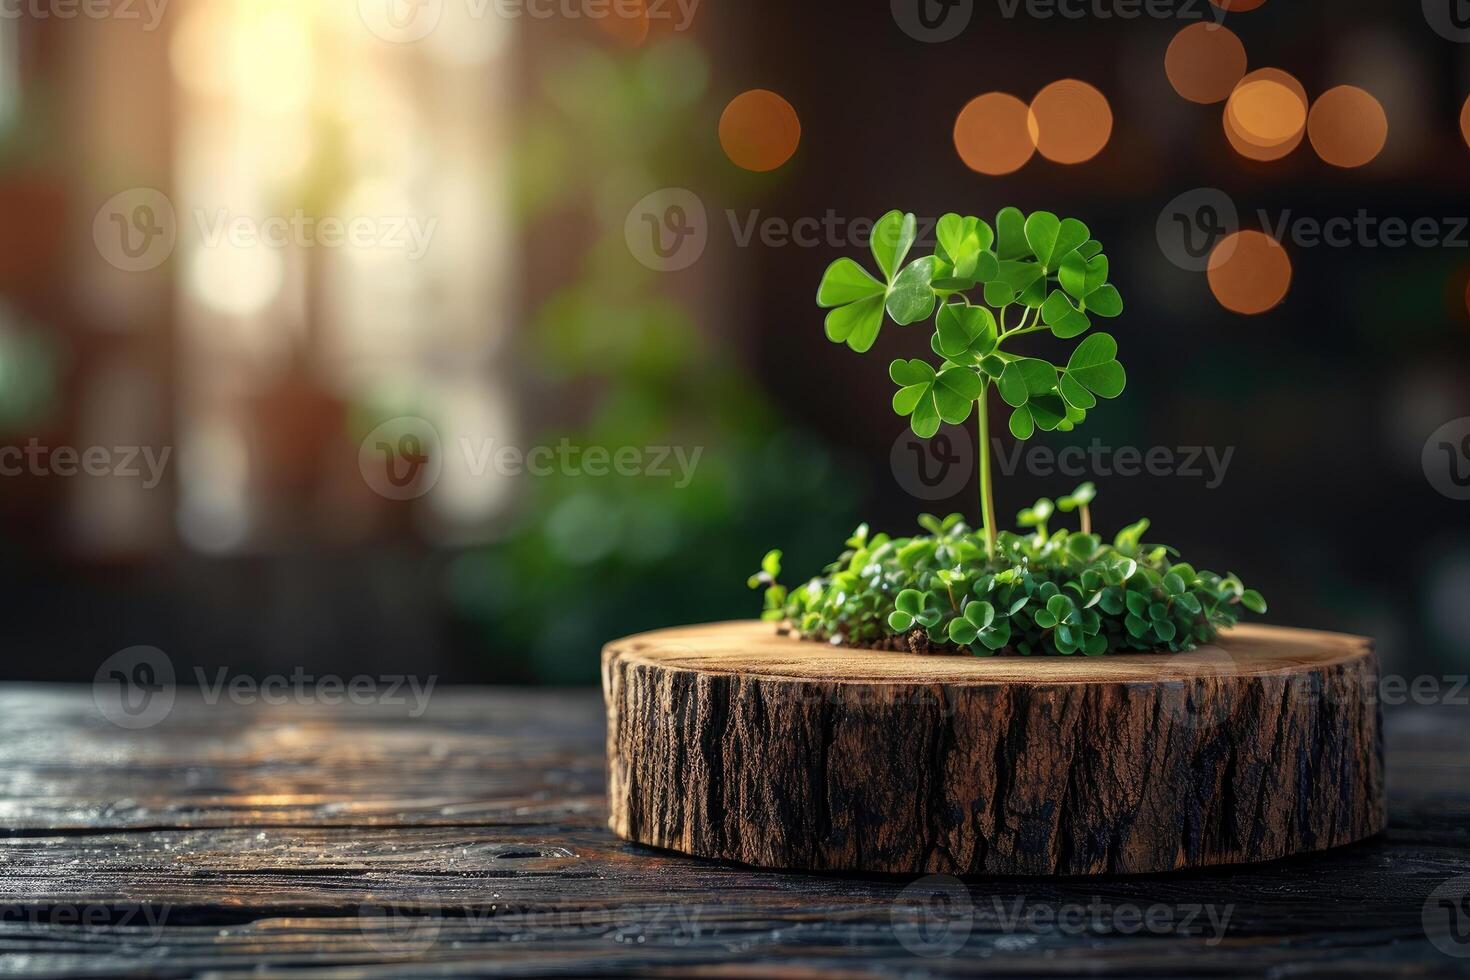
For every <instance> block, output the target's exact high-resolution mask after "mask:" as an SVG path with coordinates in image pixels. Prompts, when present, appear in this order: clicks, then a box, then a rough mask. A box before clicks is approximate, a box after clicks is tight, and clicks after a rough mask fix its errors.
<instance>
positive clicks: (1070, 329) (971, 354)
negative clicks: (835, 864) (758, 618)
mask: <svg viewBox="0 0 1470 980" xmlns="http://www.w3.org/2000/svg"><path fill="white" fill-rule="evenodd" d="M917 227H918V222H917V220H916V219H915V218H914V216H913V215H912V214H901V213H900V212H898V211H893V212H890V213H889V214H886V215H884V216H883V218H882V219H880V220H879V221H878V223H877V224H876V225H875V226H874V229H873V237H872V243H871V245H872V252H873V258H874V260H875V261H876V262H877V265H878V271H879V273H880V274H881V278H880V277H879V276H877V275H873V274H872V273H870V272H868V271H867V270H865V269H864V268H863V267H862V266H861V265H859V264H858V263H857V262H855V261H853V260H852V259H848V258H842V259H838V260H837V261H836V262H833V263H832V264H831V266H829V267H828V269H827V272H826V274H825V275H824V276H823V277H822V283H821V286H820V287H819V288H818V290H817V304H818V305H819V306H821V307H822V308H824V309H826V310H827V311H828V312H827V320H826V330H827V337H828V338H829V339H831V340H832V341H834V342H836V343H843V344H846V345H847V346H849V347H851V348H852V349H853V350H855V351H857V352H858V353H863V352H866V351H868V350H870V349H872V347H873V344H874V343H875V342H876V341H877V339H878V334H879V333H880V332H881V330H882V328H883V324H884V322H885V321H886V320H890V319H891V320H893V322H894V323H897V324H899V325H900V326H903V325H908V324H914V323H919V322H921V321H924V322H927V321H930V320H931V319H932V321H933V332H932V334H931V336H930V338H929V347H930V350H931V351H932V352H933V355H934V358H935V359H937V361H936V360H935V359H931V358H928V357H914V358H900V359H898V360H895V361H893V362H892V363H891V364H890V365H889V367H888V373H889V376H890V377H891V378H892V379H893V382H894V384H896V385H897V386H898V389H897V391H896V392H894V395H893V410H894V411H895V412H897V413H898V414H899V415H901V416H904V417H906V418H908V420H909V425H910V427H911V428H912V429H913V431H914V433H915V434H917V435H918V436H920V437H922V438H925V439H927V438H929V437H931V436H933V435H934V434H935V433H936V432H938V431H939V427H940V425H941V424H942V423H946V422H948V423H951V424H954V425H959V424H962V423H964V422H967V421H968V420H969V418H970V416H971V415H972V414H974V415H975V416H976V417H977V424H978V428H979V437H980V443H979V445H980V498H981V499H980V524H981V529H980V530H979V531H978V532H977V531H974V530H972V529H971V528H970V527H968V526H967V525H966V524H965V523H964V519H963V518H962V517H961V516H960V515H959V514H953V515H951V516H949V517H948V518H946V519H944V520H940V519H939V518H936V517H933V516H931V515H928V514H925V515H923V516H921V517H920V518H919V524H920V526H921V527H922V528H923V530H924V531H925V532H927V533H925V534H921V535H916V536H914V537H909V538H890V537H889V536H888V535H886V534H876V535H875V534H871V533H870V531H869V529H868V527H867V525H863V526H861V527H859V528H858V529H857V531H856V532H854V534H853V536H852V537H851V538H849V539H848V541H847V550H846V551H844V552H843V553H842V555H841V556H840V557H839V558H838V560H837V561H836V562H834V563H832V564H831V565H829V566H827V568H826V570H825V572H824V573H823V574H821V575H819V576H817V577H816V578H813V579H812V580H811V581H809V582H807V583H806V585H804V586H801V587H799V588H796V589H793V590H791V591H789V592H788V591H787V590H786V589H785V588H784V587H783V586H782V585H781V584H780V583H779V582H778V578H779V576H780V571H781V565H780V559H781V553H780V552H778V551H773V552H771V553H770V554H768V555H767V556H766V559H765V561H764V562H763V564H762V568H761V571H760V572H758V573H757V574H755V575H754V576H752V577H751V579H750V585H751V587H752V588H763V589H764V590H765V613H764V617H765V618H766V619H768V620H773V621H777V622H781V623H785V624H787V628H789V629H792V630H795V631H796V632H798V633H799V634H800V635H802V636H803V637H806V638H808V639H821V640H829V641H831V642H834V643H845V644H851V645H858V646H869V647H879V648H887V649H895V650H909V651H914V652H955V653H958V652H964V651H969V652H971V653H973V654H976V655H988V654H992V653H1001V652H1005V653H1019V654H1063V655H1068V654H1084V655H1087V656H1099V655H1101V654H1105V653H1110V652H1119V651H1152V650H1185V649H1190V648H1192V647H1194V646H1196V645H1197V644H1199V643H1203V642H1207V641H1209V640H1211V639H1213V638H1214V637H1215V635H1216V633H1217V632H1218V630H1219V629H1221V628H1222V627H1225V626H1230V625H1232V624H1234V623H1235V622H1236V621H1237V620H1238V619H1239V618H1240V616H1241V614H1242V611H1247V610H1248V611H1251V612H1257V613H1260V612H1265V610H1266V603H1265V600H1264V599H1263V598H1262V597H1261V595H1260V594H1259V593H1258V592H1255V591H1254V590H1251V589H1247V588H1245V586H1244V585H1242V584H1241V581H1240V579H1238V578H1237V577H1236V576H1234V575H1218V574H1216V573H1214V572H1209V571H1202V570H1196V569H1195V567H1194V566H1193V565H1190V564H1189V563H1187V562H1184V561H1180V560H1178V558H1179V553H1178V552H1177V551H1175V550H1174V549H1173V548H1170V547H1168V546H1167V545H1162V544H1147V543H1145V542H1144V540H1143V535H1144V534H1145V533H1146V532H1147V531H1148V527H1149V522H1148V521H1147V520H1141V521H1137V522H1135V523H1133V524H1130V525H1128V526H1127V527H1125V528H1123V530H1121V531H1119V532H1118V533H1117V535H1115V536H1114V538H1113V540H1112V543H1107V542H1106V541H1104V539H1103V538H1102V537H1101V536H1099V535H1098V534H1095V533H1094V532H1093V521H1092V517H1093V515H1092V505H1093V503H1094V502H1095V501H1096V499H1097V488H1096V487H1094V486H1093V485H1092V484H1091V483H1084V484H1082V485H1081V486H1079V487H1077V488H1076V489H1075V490H1073V491H1072V492H1071V493H1070V494H1068V495H1067V496H1065V497H1062V498H1060V499H1058V500H1056V501H1052V500H1050V499H1046V498H1043V499H1041V500H1038V501H1036V502H1035V503H1034V504H1032V505H1031V506H1030V507H1027V508H1026V509H1024V510H1022V511H1021V512H1020V513H1019V514H1018V515H1017V516H1016V523H1017V524H1018V525H1019V526H1020V527H1021V528H1022V530H1021V531H1020V532H1013V531H1001V530H1000V529H999V528H998V526H997V524H996V520H995V497H994V488H993V486H992V484H991V472H990V412H991V408H992V402H994V401H996V400H998V401H999V402H1000V403H1001V405H1003V406H1005V408H1007V409H1009V417H1008V419H1007V427H1008V428H1009V430H1010V433H1011V435H1012V436H1014V437H1015V438H1016V439H1030V438H1031V437H1032V436H1033V435H1035V433H1036V432H1037V431H1038V430H1040V431H1046V432H1050V431H1057V430H1059V431H1068V430H1070V429H1072V428H1074V427H1075V426H1077V425H1080V424H1081V423H1082V422H1083V421H1084V420H1085V419H1086V418H1087V413H1088V412H1090V411H1092V410H1093V409H1094V408H1096V407H1097V405H1098V403H1099V401H1100V400H1104V399H1110V398H1117V397H1118V396H1119V395H1120V394H1122V393H1123V388H1124V386H1125V384H1126V382H1127V376H1126V374H1125V373H1124V370H1123V365H1122V364H1120V363H1119V362H1118V344H1117V341H1115V340H1114V339H1113V337H1112V336H1111V335H1110V334H1107V333H1103V332H1101V331H1097V330H1094V329H1093V328H1094V318H1103V319H1108V318H1111V317H1116V316H1118V315H1119V314H1120V313H1122V312H1123V300H1122V298H1121V297H1120V296H1119V295H1118V290H1117V289H1116V288H1115V287H1113V286H1112V285H1110V284H1109V283H1108V260H1107V257H1106V256H1105V255H1104V254H1103V251H1102V245H1101V244H1100V243H1099V242H1097V241H1096V240H1095V239H1093V238H1092V235H1091V233H1090V232H1089V231H1088V228H1087V226H1086V225H1084V224H1083V223H1082V222H1080V221H1078V220H1076V219H1075V218H1065V219H1061V218H1058V217H1057V216H1056V215H1054V214H1051V213H1049V212H1046V211H1037V212H1035V213H1033V214H1030V215H1023V214H1022V213H1021V212H1020V211H1018V210H1016V209H1015V208H1005V209H1003V210H1001V212H1000V213H999V214H997V215H996V216H995V224H994V226H992V225H990V224H988V223H986V222H985V221H983V220H981V219H980V218H975V217H962V216H960V215H958V214H947V215H945V216H944V217H943V218H941V219H940V220H939V223H938V225H937V227H936V246H935V249H934V251H933V253H932V254H929V255H921V256H918V257H915V258H911V257H910V252H912V251H913V247H914V243H915V239H916V237H917ZM1040 334H1050V335H1051V339H1052V341H1053V344H1054V345H1055V342H1056V341H1062V342H1065V343H1066V344H1067V345H1068V346H1066V347H1064V348H1062V351H1061V354H1062V355H1064V356H1056V355H1052V354H1048V355H1047V356H1045V357H1043V356H1040V353H1041V352H1038V351H1022V350H1018V349H1016V345H1017V344H1018V343H1019V342H1020V341H1021V338H1026V337H1033V335H1040ZM1040 339H1042V338H1041V337H1033V340H1040ZM1054 358H1055V359H1054ZM1074 513H1075V514H1076V515H1077V520H1078V523H1079V524H1080V527H1079V528H1078V529H1077V530H1075V531H1071V530H1067V529H1065V528H1057V529H1053V523H1054V522H1056V523H1060V522H1061V521H1062V517H1061V516H1060V515H1071V514H1074Z"/></svg>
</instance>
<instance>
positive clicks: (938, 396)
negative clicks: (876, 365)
mask: <svg viewBox="0 0 1470 980" xmlns="http://www.w3.org/2000/svg"><path fill="white" fill-rule="evenodd" d="M888 375H889V377H891V378H892V379H893V381H894V383H895V384H897V385H898V386H899V389H898V391H897V392H895V393H894V396H893V410H894V411H895V412H896V413H898V414H899V415H908V416H911V418H910V420H909V427H910V428H912V429H913V431H914V435H916V436H918V437H919V438H921V439H928V438H929V437H931V436H933V435H934V433H936V432H938V431H939V423H940V422H941V421H943V422H948V423H950V424H951V425H958V424H960V423H962V422H964V421H965V420H966V419H968V418H969V417H970V411H971V409H973V408H974V407H975V399H977V398H979V397H980V394H981V392H982V390H983V389H984V382H983V381H981V380H980V375H978V374H976V373H975V371H974V370H972V369H971V368H968V367H961V366H958V365H950V366H949V367H946V368H944V369H943V370H941V371H938V372H936V371H935V370H934V368H933V366H931V365H930V364H929V363H928V362H927V361H921V360H919V359H918V358H913V359H910V360H907V361H905V360H903V359H899V360H896V361H894V362H893V363H892V364H890V365H889V366H888Z"/></svg>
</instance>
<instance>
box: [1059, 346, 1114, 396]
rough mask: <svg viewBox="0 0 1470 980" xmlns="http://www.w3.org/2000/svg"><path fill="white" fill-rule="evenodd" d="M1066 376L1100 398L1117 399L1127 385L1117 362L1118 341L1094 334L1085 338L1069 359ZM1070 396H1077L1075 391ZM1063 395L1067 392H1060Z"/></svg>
mask: <svg viewBox="0 0 1470 980" xmlns="http://www.w3.org/2000/svg"><path fill="white" fill-rule="evenodd" d="M1066 375H1067V376H1068V377H1070V378H1071V379H1072V381H1075V382H1076V383H1077V385H1079V386H1081V387H1082V388H1083V389H1085V390H1086V391H1087V392H1089V393H1091V394H1093V395H1096V396H1097V397H1099V398H1117V397H1118V396H1119V395H1121V394H1122V393H1123V387H1124V385H1125V384H1126V383H1127V374H1126V373H1125V372H1124V371H1123V365H1121V364H1119V363H1118V342H1117V341H1115V340H1114V339H1113V338H1112V335H1111V334H1105V333H1095V334H1093V335H1092V336H1090V337H1088V338H1087V339H1086V340H1084V341H1082V343H1080V344H1078V345H1077V349H1076V350H1074V351H1073V352H1072V356H1071V357H1070V358H1068V360H1067V369H1066ZM1073 393H1074V394H1077V393H1076V392H1075V389H1073ZM1062 394H1063V396H1064V397H1065V396H1067V394H1068V389H1063V390H1062ZM1073 404H1076V403H1073ZM1077 407H1078V408H1084V409H1085V408H1091V407H1092V406H1091V405H1088V404H1077Z"/></svg>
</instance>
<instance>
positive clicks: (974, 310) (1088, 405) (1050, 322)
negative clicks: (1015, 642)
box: [817, 208, 1127, 554]
mask: <svg viewBox="0 0 1470 980" xmlns="http://www.w3.org/2000/svg"><path fill="white" fill-rule="evenodd" d="M917 228H918V221H917V219H916V218H915V217H914V216H913V215H912V214H902V213H900V212H898V211H891V212H889V213H888V214H886V215H884V216H883V217H882V218H881V219H879V221H878V223H877V224H876V225H875V226H874V228H873V235H872V241H871V247H872V252H873V258H874V260H876V262H877V264H878V268H879V270H880V271H881V272H882V274H883V278H882V279H881V280H880V279H879V278H877V277H876V276H874V275H872V274H870V273H869V272H867V270H865V269H864V268H863V267H862V266H861V265H859V264H858V263H857V262H855V261H853V260H852V259H850V258H841V259H838V260H837V261H835V262H833V263H832V264H831V265H830V266H829V267H828V268H827V272H826V274H825V275H823V277H822V282H821V285H820V286H819V287H818V289H817V305H818V306H821V307H823V308H825V309H827V310H828V311H829V312H828V313H827V323H826V327H827V337H828V338H829V339H831V340H833V341H835V342H837V343H845V344H847V345H848V346H849V347H851V348H852V349H853V350H855V351H857V352H859V353H863V352H865V351H867V350H869V349H871V348H872V346H873V343H874V342H875V341H876V340H877V338H878V334H879V332H880V330H881V329H882V327H883V323H884V321H885V319H892V320H893V321H894V322H895V323H897V324H899V325H907V324H912V323H918V322H920V321H924V320H928V319H929V318H930V317H931V316H932V317H933V319H934V332H933V335H932V336H931V337H930V341H929V346H930V348H931V349H932V351H933V352H934V354H935V355H936V356H937V357H938V358H939V359H940V360H939V363H938V364H937V365H936V364H934V363H932V362H931V361H928V360H925V359H923V358H909V359H900V360H896V361H894V362H893V363H892V364H890V365H889V368H888V373H889V376H890V377H891V378H892V379H893V382H894V384H896V385H898V391H897V392H896V393H895V394H894V396H893V410H894V411H895V412H897V413H898V414H899V415H903V416H907V417H908V419H909V425H910V427H911V428H912V429H913V430H914V433H915V434H916V435H918V436H920V437H922V438H925V439H927V438H929V437H930V436H932V435H934V434H935V433H936V432H938V431H939V426H940V424H941V423H944V422H948V423H950V424H953V425H959V424H962V423H964V422H966V421H968V420H969V418H970V415H971V413H972V412H973V413H975V414H976V415H977V416H978V425H979V430H980V496H981V512H980V516H981V522H982V525H983V527H984V531H985V540H986V548H987V551H988V552H989V553H992V554H993V553H994V551H995V542H996V533H997V532H996V526H995V502H994V489H993V487H992V485H991V474H990V459H989V447H990V411H989V409H990V397H991V396H990V391H991V388H992V387H993V388H994V389H995V392H996V394H997V395H998V396H999V398H1000V400H1001V401H1002V402H1003V403H1004V404H1005V405H1006V406H1008V407H1009V409H1010V417H1009V420H1008V426H1009V428H1010V431H1011V434H1012V435H1013V436H1015V437H1016V438H1017V439H1029V438H1031V436H1032V435H1033V434H1035V432H1036V431H1037V430H1038V429H1040V430H1043V431H1048V432H1050V431H1053V430H1062V431H1067V430H1070V429H1072V428H1073V427H1074V426H1076V425H1079V424H1081V422H1082V421H1083V420H1084V419H1085V418H1086V417H1087V413H1088V412H1089V411H1091V410H1092V409H1093V408H1094V407H1096V406H1097V404H1098V400H1099V399H1107V398H1117V397H1118V396H1119V395H1120V394H1122V392H1123V387H1124V384H1125V383H1126V380H1127V377H1126V375H1125V373H1124V370H1123V365H1122V364H1120V363H1119V362H1118V345H1117V342H1116V341H1115V340H1114V339H1113V338H1112V336H1111V335H1109V334H1106V333H1101V332H1098V333H1092V334H1089V335H1088V336H1086V337H1084V338H1083V339H1082V340H1081V341H1080V342H1079V343H1078V344H1077V345H1076V346H1075V347H1074V348H1073V349H1072V350H1071V351H1070V353H1069V354H1068V356H1067V358H1066V360H1065V361H1062V362H1060V363H1053V362H1052V361H1051V360H1049V359H1046V358H1042V357H1036V356H1031V355H1027V354H1023V353H1020V352H1018V351H1016V350H1015V349H1014V346H1015V344H1016V342H1017V341H1018V340H1019V338H1021V337H1025V336H1028V335H1031V334H1039V333H1050V334H1051V335H1052V336H1053V337H1054V338H1055V339H1057V340H1067V341H1069V340H1074V339H1076V338H1078V337H1082V336H1083V335H1084V334H1088V331H1090V330H1091V329H1092V327H1093V319H1092V318H1093V317H1094V316H1096V317H1104V318H1107V317H1115V316H1117V315H1118V314H1120V313H1122V312H1123V300H1122V297H1121V296H1119V295H1118V290H1117V289H1116V288H1115V287H1114V286H1112V285H1110V284H1109V283H1108V259H1107V256H1106V255H1103V254H1102V244H1101V243H1099V242H1098V241H1096V240H1095V239H1093V238H1092V236H1091V233H1090V232H1089V231H1088V228H1087V226H1086V225H1085V224H1083V223H1082V222H1080V221H1078V220H1077V219H1075V218H1065V219H1060V218H1058V217H1057V216H1056V215H1054V214H1051V213H1050V212H1047V211H1037V212H1034V213H1033V214H1031V215H1029V216H1023V215H1022V214H1021V212H1020V211H1018V210H1017V209H1015V208H1004V209H1002V210H1001V211H1000V213H999V214H997V215H996V217H995V225H994V227H993V228H992V226H991V225H989V224H987V223H986V222H985V221H983V220H982V219H980V218H975V217H961V216H960V215H958V214H946V215H945V216H944V217H943V218H941V219H940V220H939V223H938V225H937V226H936V228H935V237H936V239H937V242H936V247H935V250H934V253H933V254H932V255H925V256H920V257H918V258H915V259H913V260H912V261H909V260H908V257H909V253H910V252H911V251H912V250H913V246H914V241H915V238H916V237H917ZM906 262H907V264H905V263H906Z"/></svg>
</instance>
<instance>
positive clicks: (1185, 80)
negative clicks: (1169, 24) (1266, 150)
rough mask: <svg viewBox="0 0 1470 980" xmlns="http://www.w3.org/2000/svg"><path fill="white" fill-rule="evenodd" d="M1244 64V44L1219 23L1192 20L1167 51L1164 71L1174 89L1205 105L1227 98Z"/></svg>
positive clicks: (1176, 35)
mask: <svg viewBox="0 0 1470 980" xmlns="http://www.w3.org/2000/svg"><path fill="white" fill-rule="evenodd" d="M1245 66H1246V56H1245V45H1243V44H1241V43H1240V38H1238V37H1236V36H1235V33H1234V32H1233V31H1231V30H1230V29H1229V28H1226V27H1223V26H1221V25H1219V24H1209V23H1203V24H1191V25H1190V26H1188V27H1186V28H1184V30H1182V31H1180V32H1179V33H1178V34H1175V35H1174V40H1172V41H1170V42H1169V50H1168V51H1167V52H1165V54H1164V73H1165V74H1166V75H1168V76H1169V84H1170V85H1173V86H1174V91H1176V92H1178V93H1179V94H1180V95H1181V96H1183V97H1184V98H1186V99H1188V100H1189V101H1191V102H1198V103H1201V104H1202V105H1209V104H1211V103H1215V102H1223V101H1224V100H1225V99H1228V98H1229V97H1230V93H1231V92H1232V91H1234V89H1235V86H1236V85H1237V84H1238V83H1239V82H1240V80H1241V78H1242V77H1244V75H1245Z"/></svg>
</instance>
